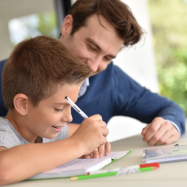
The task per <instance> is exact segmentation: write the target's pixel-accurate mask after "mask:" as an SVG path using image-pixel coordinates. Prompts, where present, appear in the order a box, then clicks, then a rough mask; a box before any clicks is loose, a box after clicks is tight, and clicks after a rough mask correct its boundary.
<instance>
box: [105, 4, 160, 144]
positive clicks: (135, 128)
mask: <svg viewBox="0 0 187 187" xmlns="http://www.w3.org/2000/svg"><path fill="white" fill-rule="evenodd" d="M123 2H124V3H126V4H128V5H129V7H130V8H131V10H132V12H133V14H134V16H135V18H136V19H137V21H138V23H139V24H140V25H141V26H142V27H143V28H144V30H145V31H146V34H145V35H144V37H143V40H142V41H141V42H140V43H139V44H138V45H136V47H133V48H128V49H124V50H122V51H121V52H120V53H119V55H118V56H117V58H116V59H115V60H114V62H115V64H116V65H118V66H119V67H121V69H123V71H125V72H126V73H127V74H128V75H130V76H131V77H132V78H133V79H134V80H136V81H137V82H138V83H140V84H141V85H142V86H145V87H146V88H148V89H150V90H151V91H153V92H158V82H157V74H156V66H155V58H154V50H153V44H152V33H151V27H150V20H149V12H148V2H147V0H123ZM144 126H145V124H143V123H141V122H139V121H137V120H135V119H132V118H129V117H128V118H127V117H114V118H112V119H111V120H110V121H109V123H108V128H109V131H110V132H111V133H110V134H109V136H108V141H110V142H111V141H115V140H118V139H122V138H125V137H129V136H132V135H135V134H139V133H140V132H141V129H142V128H143V127H144Z"/></svg>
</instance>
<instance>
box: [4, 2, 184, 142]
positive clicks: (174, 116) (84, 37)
mask: <svg viewBox="0 0 187 187" xmlns="http://www.w3.org/2000/svg"><path fill="white" fill-rule="evenodd" d="M141 35H142V30H141V27H140V26H139V25H138V23H137V21H136V20H135V18H134V17H133V15H132V13H131V11H130V9H129V8H128V6H127V5H125V4H124V3H123V2H121V1H120V0H92V1H90V0H78V1H77V2H76V3H75V4H74V5H73V6H72V7H71V9H70V11H69V14H68V15H67V16H66V17H65V19H64V22H63V24H62V26H61V37H60V39H59V40H60V42H62V43H63V44H64V45H66V46H67V47H68V48H69V49H70V50H71V51H72V53H73V54H74V55H76V56H77V57H78V58H79V59H81V60H82V61H83V62H85V63H87V64H88V66H89V67H90V69H92V70H93V71H95V72H97V73H98V74H97V75H95V76H93V77H91V78H89V79H87V80H86V81H85V82H84V83H83V85H82V87H81V90H80V92H79V99H78V101H77V105H78V106H79V107H80V108H81V109H82V110H83V111H85V112H86V114H87V115H88V116H91V115H93V114H100V115H101V116H102V117H103V120H104V121H105V122H108V120H109V119H110V118H111V117H112V116H117V115H123V116H129V117H133V118H136V119H138V120H140V121H142V122H144V123H147V124H148V125H147V126H146V127H145V128H144V129H143V130H142V135H143V140H144V141H145V142H147V144H148V145H160V144H171V143H173V142H175V141H176V140H177V139H178V138H179V137H180V135H181V134H183V133H184V131H185V114H184V112H183V110H182V109H181V108H180V107H179V106H178V105H176V104H175V103H174V102H172V101H170V100H168V99H167V98H164V97H161V96H159V95H157V94H154V93H151V92H150V91H149V90H147V89H145V88H143V87H141V86H140V85H139V84H138V83H136V82H135V81H134V80H132V79H131V78H130V77H129V76H128V75H126V74H125V73H124V72H123V71H122V70H120V69H119V68H118V67H117V66H115V65H113V63H112V62H111V60H112V59H113V58H115V57H116V55H117V54H118V52H119V51H120V49H121V48H122V47H123V46H124V47H125V46H130V45H133V44H135V43H137V42H138V41H139V40H140V38H141ZM1 107H2V105H1ZM1 110H2V109H1ZM72 115H73V123H77V124H80V123H81V122H82V118H81V117H80V116H79V115H78V114H77V113H76V112H75V111H72ZM70 128H74V130H76V129H77V128H78V126H73V125H72V126H71V125H70Z"/></svg>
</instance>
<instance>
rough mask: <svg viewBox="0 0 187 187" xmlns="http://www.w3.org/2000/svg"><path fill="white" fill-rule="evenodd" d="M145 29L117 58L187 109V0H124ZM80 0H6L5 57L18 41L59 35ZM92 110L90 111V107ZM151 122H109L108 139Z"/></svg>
mask: <svg viewBox="0 0 187 187" xmlns="http://www.w3.org/2000/svg"><path fill="white" fill-rule="evenodd" d="M123 1H124V2H125V3H126V4H128V5H129V7H130V8H131V10H132V12H133V14H134V15H135V17H136V19H137V21H138V22H139V24H140V25H141V26H142V27H143V29H144V31H145V34H144V37H143V38H142V40H141V41H140V42H139V43H138V44H137V45H136V46H134V47H131V48H125V49H123V50H122V51H121V52H120V53H119V55H118V56H117V58H116V59H115V60H114V63H115V64H116V65H118V66H120V67H121V68H122V69H123V70H124V71H125V72H126V73H127V74H129V75H130V76H131V77H132V78H134V79H135V80H136V81H137V82H139V83H140V84H141V85H142V86H145V87H147V88H148V89H150V90H151V91H153V92H157V93H160V94H161V95H163V96H166V97H168V98H170V99H172V100H174V101H175V102H176V103H178V104H179V105H180V106H181V107H182V108H183V109H184V110H185V112H186V113H187V99H186V96H187V81H186V80H187V0H175V1H173V0H167V1H166V0H123ZM74 2H75V0H72V1H71V0H39V1H38V0H32V1H30V0H0V49H1V50H0V60H3V59H6V58H8V56H9V55H10V53H11V51H12V49H13V48H14V46H15V45H16V44H17V43H19V42H21V41H22V40H24V39H27V38H30V37H35V36H38V35H48V36H51V37H54V38H58V37H59V34H60V26H61V23H62V22H63V19H64V16H65V15H66V14H67V12H68V9H69V7H70V6H71V4H72V3H74ZM85 112H86V111H85ZM144 126H145V124H143V123H141V122H139V121H137V120H135V119H130V118H126V117H120V116H119V117H114V118H112V119H111V120H110V121H109V123H108V128H109V130H110V132H112V133H110V134H109V136H108V141H115V140H118V139H121V138H124V137H128V136H132V135H136V134H139V133H140V132H141V129H142V128H143V127H144Z"/></svg>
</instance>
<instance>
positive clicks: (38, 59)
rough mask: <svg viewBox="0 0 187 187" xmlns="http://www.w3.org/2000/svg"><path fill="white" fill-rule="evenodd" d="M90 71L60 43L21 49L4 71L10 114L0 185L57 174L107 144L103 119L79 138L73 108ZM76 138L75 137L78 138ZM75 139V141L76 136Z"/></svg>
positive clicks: (2, 139) (2, 138)
mask: <svg viewBox="0 0 187 187" xmlns="http://www.w3.org/2000/svg"><path fill="white" fill-rule="evenodd" d="M90 75H91V71H90V69H89V67H88V66H87V65H86V64H85V63H83V62H80V61H79V60H78V59H77V58H76V57H74V56H72V55H71V53H70V52H69V51H68V50H67V49H66V48H65V47H64V46H63V45H62V44H60V42H58V41H57V40H55V39H52V38H49V37H44V36H40V37H36V38H34V39H29V40H26V41H23V42H21V43H20V44H18V45H17V46H16V47H15V49H14V51H13V52H12V54H11V56H10V57H9V59H8V61H7V62H6V64H5V67H4V69H3V79H2V93H3V99H4V103H5V105H6V107H7V108H8V109H9V110H8V114H7V116H6V117H5V118H0V185H4V184H9V183H13V182H18V181H21V180H24V179H27V178H30V177H31V176H33V175H36V174H38V173H41V172H44V171H47V170H50V169H53V168H55V167H57V166H59V165H61V164H64V163H66V162H69V161H71V160H73V159H75V158H77V157H80V156H82V155H84V154H88V153H90V152H92V151H94V150H95V149H96V148H97V147H99V146H101V145H102V144H105V143H106V136H107V134H108V129H107V128H106V124H105V123H104V122H103V120H102V118H101V117H100V116H99V115H94V116H92V117H89V118H87V119H86V120H84V121H83V123H82V124H81V125H80V127H79V128H78V130H77V131H76V132H75V133H74V131H72V128H70V129H69V131H68V127H67V122H70V121H72V116H71V106H70V105H69V104H68V103H67V102H66V101H65V96H68V97H70V98H71V99H72V100H73V101H74V102H75V101H76V100H77V96H78V92H79V88H80V86H81V83H82V82H83V81H84V79H85V78H87V77H88V76H90ZM73 133H74V134H73ZM72 134H73V135H72Z"/></svg>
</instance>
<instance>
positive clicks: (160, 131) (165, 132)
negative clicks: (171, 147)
mask: <svg viewBox="0 0 187 187" xmlns="http://www.w3.org/2000/svg"><path fill="white" fill-rule="evenodd" d="M141 134H142V135H143V141H144V142H147V144H148V145H162V144H164V145H166V144H171V143H173V142H175V141H177V140H178V139H179V132H178V131H177V129H176V128H175V127H174V126H173V125H172V124H171V123H169V122H168V121H166V120H164V119H163V118H161V117H157V118H155V119H154V120H153V121H152V122H151V123H150V124H148V125H147V126H146V127H145V128H143V130H142V133H141Z"/></svg>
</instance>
